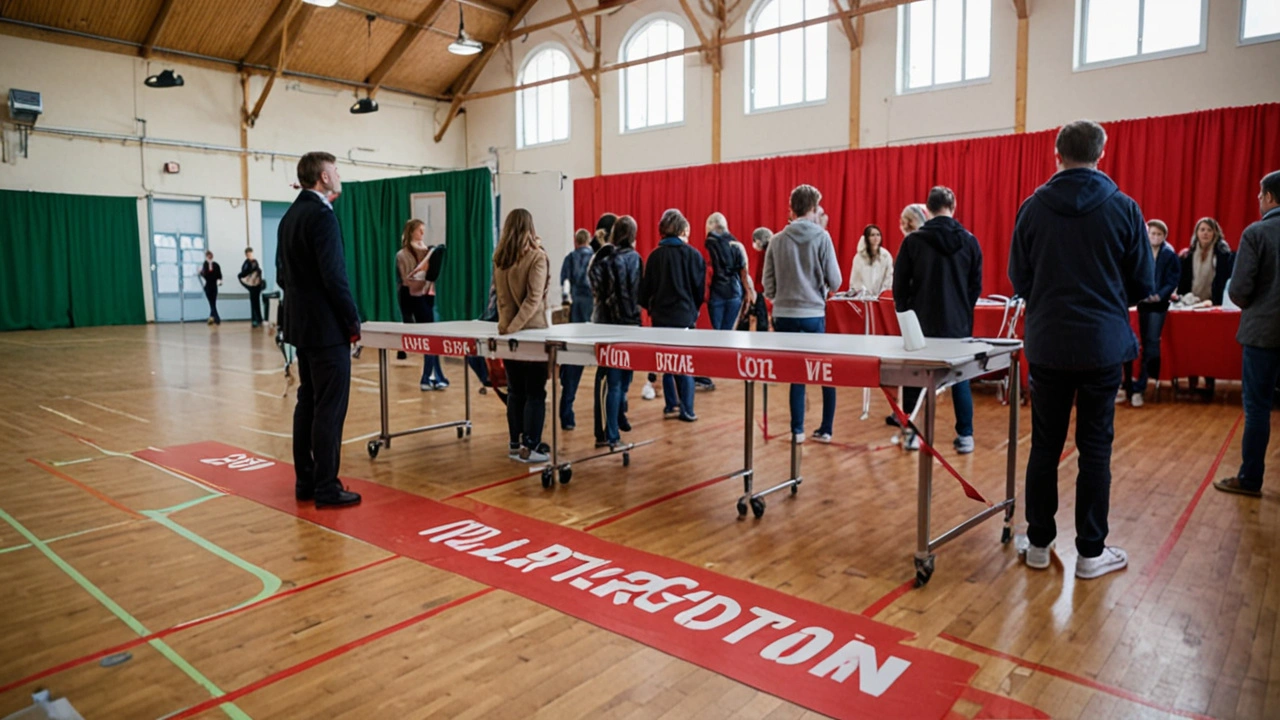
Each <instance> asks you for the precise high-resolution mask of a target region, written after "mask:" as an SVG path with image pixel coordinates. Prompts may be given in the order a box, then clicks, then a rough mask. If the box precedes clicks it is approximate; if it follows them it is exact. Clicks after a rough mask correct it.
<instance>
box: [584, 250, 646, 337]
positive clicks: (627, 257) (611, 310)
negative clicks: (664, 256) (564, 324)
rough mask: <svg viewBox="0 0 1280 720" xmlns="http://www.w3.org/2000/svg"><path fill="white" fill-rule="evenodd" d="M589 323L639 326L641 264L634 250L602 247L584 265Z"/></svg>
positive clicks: (642, 263)
mask: <svg viewBox="0 0 1280 720" xmlns="http://www.w3.org/2000/svg"><path fill="white" fill-rule="evenodd" d="M587 270H588V272H587V274H588V277H589V280H590V282H591V294H592V300H593V302H592V312H593V315H592V317H591V321H592V322H595V323H600V324H603V325H639V324H640V278H641V277H643V275H644V261H643V260H641V259H640V253H638V252H636V251H635V249H634V248H623V249H619V248H616V247H614V246H613V245H604V246H603V247H601V248H600V251H599V252H597V253H596V254H595V257H594V258H593V259H592V260H591V264H590V265H589V266H588V269H587Z"/></svg>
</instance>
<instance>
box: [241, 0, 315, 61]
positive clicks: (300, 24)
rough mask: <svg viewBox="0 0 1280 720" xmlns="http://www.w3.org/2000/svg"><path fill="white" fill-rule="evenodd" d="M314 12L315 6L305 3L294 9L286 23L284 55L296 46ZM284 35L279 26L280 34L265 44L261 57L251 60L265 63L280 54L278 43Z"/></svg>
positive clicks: (288, 53) (291, 51)
mask: <svg viewBox="0 0 1280 720" xmlns="http://www.w3.org/2000/svg"><path fill="white" fill-rule="evenodd" d="M315 12H316V6H315V5H310V4H306V3H303V4H302V5H300V6H298V9H297V10H295V11H294V13H293V17H292V18H291V19H290V20H289V24H288V33H287V35H288V45H289V46H288V47H287V48H285V55H291V54H292V53H293V51H294V50H295V49H296V48H297V47H298V41H300V40H301V39H302V31H303V30H306V29H307V23H309V22H311V18H312V17H314V16H315ZM285 36H286V33H285V32H284V26H281V33H280V36H279V37H277V38H276V39H275V40H274V41H272V43H271V44H270V45H268V46H267V49H266V50H265V51H263V53H262V57H259V58H253V60H254V61H256V62H258V63H266V62H268V61H269V60H270V59H271V58H272V57H278V56H279V55H280V43H281V42H284V41H285Z"/></svg>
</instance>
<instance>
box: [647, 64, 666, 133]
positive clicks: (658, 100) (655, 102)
mask: <svg viewBox="0 0 1280 720" xmlns="http://www.w3.org/2000/svg"><path fill="white" fill-rule="evenodd" d="M646 67H648V68H649V86H648V88H646V94H647V96H648V103H649V104H648V108H649V111H648V113H646V114H647V115H648V116H649V124H650V125H661V124H663V123H665V122H666V121H667V87H666V85H667V83H666V80H667V77H666V76H667V64H666V63H665V62H663V61H661V60H659V61H658V62H655V63H650V64H649V65H647V66H646Z"/></svg>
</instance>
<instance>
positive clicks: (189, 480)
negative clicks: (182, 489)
mask: <svg viewBox="0 0 1280 720" xmlns="http://www.w3.org/2000/svg"><path fill="white" fill-rule="evenodd" d="M76 440H78V441H80V442H81V443H82V444H84V445H88V446H89V447H91V448H93V449H94V450H97V451H98V452H100V453H102V454H103V455H106V456H107V457H122V458H129V459H130V460H133V461H134V462H140V463H142V464H143V465H146V466H148V467H152V468H155V469H156V470H159V471H160V472H162V473H164V474H165V475H169V476H171V477H175V478H177V479H179V480H181V481H182V482H184V483H187V484H188V485H194V486H195V487H198V488H200V489H201V490H204V491H206V492H210V493H213V494H215V495H225V494H226V493H224V492H222V491H221V490H217V489H215V488H211V487H209V486H208V485H205V484H204V483H202V482H199V481H198V480H195V479H192V478H189V477H187V476H185V475H181V474H179V473H176V472H174V471H172V470H170V469H169V468H167V467H164V466H162V465H157V464H156V463H153V462H151V461H150V460H144V459H142V458H140V457H138V456H137V455H134V454H132V453H123V452H116V451H115V450H107V449H106V448H103V447H99V446H98V445H95V444H94V443H93V442H91V441H89V440H85V439H84V438H81V437H78V438H76ZM147 449H148V450H155V451H156V452H164V450H161V449H160V448H157V447H154V446H147Z"/></svg>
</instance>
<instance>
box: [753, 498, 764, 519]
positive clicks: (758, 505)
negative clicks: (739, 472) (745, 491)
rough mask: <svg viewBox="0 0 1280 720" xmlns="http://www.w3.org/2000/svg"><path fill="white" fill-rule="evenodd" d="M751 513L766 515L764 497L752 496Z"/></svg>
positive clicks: (758, 515) (757, 515) (760, 515)
mask: <svg viewBox="0 0 1280 720" xmlns="http://www.w3.org/2000/svg"><path fill="white" fill-rule="evenodd" d="M751 514H752V515H755V516H756V517H764V498H751Z"/></svg>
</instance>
